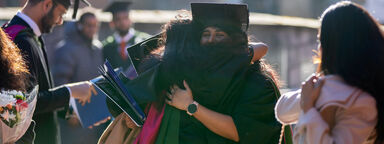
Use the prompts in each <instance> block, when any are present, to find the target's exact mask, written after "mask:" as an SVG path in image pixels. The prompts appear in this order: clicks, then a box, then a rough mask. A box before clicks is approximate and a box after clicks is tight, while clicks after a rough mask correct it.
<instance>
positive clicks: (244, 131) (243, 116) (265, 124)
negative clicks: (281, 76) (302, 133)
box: [232, 72, 282, 144]
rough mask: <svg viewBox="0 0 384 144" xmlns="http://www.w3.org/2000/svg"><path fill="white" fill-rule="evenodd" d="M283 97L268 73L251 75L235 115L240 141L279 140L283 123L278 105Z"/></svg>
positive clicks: (262, 143) (235, 109)
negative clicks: (275, 109) (278, 113)
mask: <svg viewBox="0 0 384 144" xmlns="http://www.w3.org/2000/svg"><path fill="white" fill-rule="evenodd" d="M279 96H280V94H279V91H278V89H277V88H276V87H275V85H274V83H273V81H272V80H271V79H269V78H268V77H267V76H265V75H263V74H261V73H259V72H254V73H252V74H251V75H250V76H249V77H248V78H247V82H246V84H245V88H244V91H243V93H242V94H241V95H240V97H239V100H238V102H237V104H236V106H235V108H234V111H233V114H232V118H233V120H234V122H235V125H236V128H237V132H238V135H239V138H240V141H239V143H247V144H248V143H260V144H266V143H268V144H269V143H278V141H279V136H280V131H281V127H282V126H281V124H280V123H279V122H278V121H277V120H276V119H275V116H274V106H275V104H276V101H277V99H278V97H279Z"/></svg>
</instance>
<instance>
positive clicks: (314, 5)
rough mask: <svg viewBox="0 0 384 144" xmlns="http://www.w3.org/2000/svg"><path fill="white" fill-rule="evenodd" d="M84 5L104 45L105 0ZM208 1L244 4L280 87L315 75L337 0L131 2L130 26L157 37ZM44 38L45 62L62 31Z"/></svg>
mask: <svg viewBox="0 0 384 144" xmlns="http://www.w3.org/2000/svg"><path fill="white" fill-rule="evenodd" d="M23 1H25V0H0V7H1V6H16V5H19V6H22V5H23ZM88 1H90V2H91V3H92V5H93V6H94V7H96V8H99V9H98V10H97V12H96V13H97V16H98V18H99V19H100V20H101V21H102V24H101V25H100V30H99V39H100V40H103V39H104V38H106V36H108V35H110V34H111V33H112V30H111V29H110V28H109V21H110V19H111V15H110V14H108V13H102V12H101V10H100V8H103V7H104V6H105V5H106V4H107V3H108V0H88ZM207 1H212V2H213V1H215V2H245V3H248V5H249V9H250V11H251V12H253V13H252V14H251V16H250V22H251V25H250V28H249V31H248V33H249V34H250V35H252V36H253V40H254V41H262V42H264V43H266V44H267V45H269V51H268V54H267V56H266V59H267V60H268V62H269V63H270V64H271V65H273V66H274V67H275V69H276V70H277V72H278V73H279V74H280V77H281V80H282V81H283V82H285V84H286V85H285V87H286V88H298V87H300V84H301V81H303V80H304V79H305V78H306V77H307V76H308V75H310V74H311V73H313V72H314V71H315V67H316V66H315V65H313V64H312V56H313V55H314V53H313V50H316V49H317V42H316V40H317V37H316V35H317V28H318V26H319V23H318V21H317V18H318V17H319V16H320V15H321V13H322V12H323V11H324V10H325V8H327V7H328V6H329V5H331V4H333V3H336V2H337V1H339V0H161V1H159V0H134V4H133V5H132V7H131V8H132V9H134V10H133V11H131V18H132V20H133V21H134V22H135V24H134V27H135V28H136V29H138V30H140V31H143V32H147V33H149V34H156V33H158V32H160V28H161V25H162V24H164V23H165V22H167V21H169V19H172V18H173V17H174V16H175V15H176V14H177V13H176V11H174V10H179V9H188V8H189V3H190V2H207ZM353 1H355V2H357V3H360V4H367V5H369V4H371V5H372V3H371V2H373V3H375V1H380V2H383V1H384V0H366V1H365V0H353ZM373 5H375V4H373ZM377 6H378V5H377ZM162 10H166V11H162ZM374 10H376V11H377V12H378V11H379V10H381V11H383V8H374ZM16 11H17V10H16V9H12V10H9V8H5V7H4V8H0V25H2V24H3V23H5V22H6V21H7V20H9V19H10V18H11V17H10V16H9V15H11V16H12V15H14V14H15V13H16ZM255 12H257V13H255ZM68 13H70V14H71V13H72V12H68ZM263 13H268V14H263ZM271 14H273V15H271ZM7 15H8V16H7ZM280 15H284V16H280ZM296 16H298V17H306V18H298V17H296ZM382 16H383V14H382ZM307 18H310V19H307ZM45 38H46V42H47V49H48V50H47V53H48V58H49V59H50V61H52V59H53V57H52V55H53V48H54V47H55V46H56V44H57V43H58V42H59V41H60V40H61V39H63V38H64V32H63V27H62V26H59V27H57V28H55V29H54V32H53V33H51V34H46V35H45Z"/></svg>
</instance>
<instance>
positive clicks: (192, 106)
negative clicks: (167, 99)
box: [188, 104, 197, 114]
mask: <svg viewBox="0 0 384 144" xmlns="http://www.w3.org/2000/svg"><path fill="white" fill-rule="evenodd" d="M196 111H197V106H196V104H190V105H189V106H188V112H189V113H191V114H193V113H195V112H196Z"/></svg>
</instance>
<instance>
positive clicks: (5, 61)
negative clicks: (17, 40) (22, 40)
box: [0, 28, 29, 91]
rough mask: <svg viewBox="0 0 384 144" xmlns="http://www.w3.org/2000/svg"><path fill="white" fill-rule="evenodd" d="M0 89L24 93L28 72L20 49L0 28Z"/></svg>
mask: <svg viewBox="0 0 384 144" xmlns="http://www.w3.org/2000/svg"><path fill="white" fill-rule="evenodd" d="M0 55H1V60H0V89H5V90H12V89H14V90H21V91H25V88H26V85H25V80H26V77H27V75H28V74H29V71H28V69H27V65H26V64H25V62H24V60H23V57H22V56H21V53H20V49H19V48H17V46H16V45H15V44H14V43H13V42H12V41H11V40H10V39H9V38H8V35H7V34H6V33H5V32H4V31H3V29H1V28H0Z"/></svg>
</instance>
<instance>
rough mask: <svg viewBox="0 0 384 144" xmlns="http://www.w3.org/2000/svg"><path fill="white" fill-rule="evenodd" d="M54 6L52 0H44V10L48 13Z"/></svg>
mask: <svg viewBox="0 0 384 144" xmlns="http://www.w3.org/2000/svg"><path fill="white" fill-rule="evenodd" d="M52 7H53V2H52V0H44V1H43V8H42V9H43V12H44V13H45V14H46V13H48V12H49V11H50V10H51V9H52Z"/></svg>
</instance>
